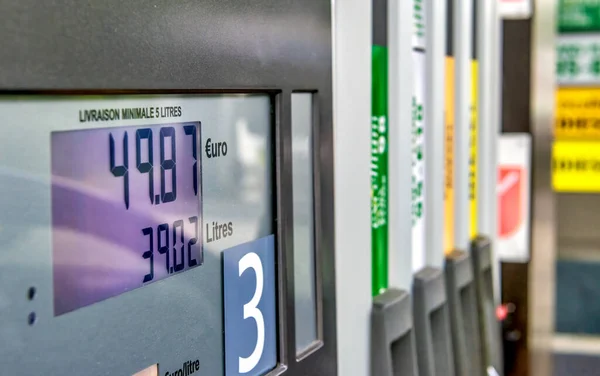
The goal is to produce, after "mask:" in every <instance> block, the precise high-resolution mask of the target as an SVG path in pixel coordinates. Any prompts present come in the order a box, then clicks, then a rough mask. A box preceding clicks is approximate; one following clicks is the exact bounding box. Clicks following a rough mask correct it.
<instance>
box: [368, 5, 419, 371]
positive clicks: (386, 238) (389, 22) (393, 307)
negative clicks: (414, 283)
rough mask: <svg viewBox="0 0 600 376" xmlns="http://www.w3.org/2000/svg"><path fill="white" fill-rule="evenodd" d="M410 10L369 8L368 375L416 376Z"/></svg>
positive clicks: (406, 8) (400, 7)
mask: <svg viewBox="0 0 600 376" xmlns="http://www.w3.org/2000/svg"><path fill="white" fill-rule="evenodd" d="M411 11H412V4H411V3H410V2H408V1H390V2H389V3H388V1H387V0H374V1H373V61H372V64H373V66H372V73H373V74H372V80H373V81H372V109H373V112H372V118H371V147H372V154H371V168H372V171H371V182H372V192H371V196H372V201H371V205H372V218H371V220H372V237H373V238H372V252H373V310H372V317H371V325H372V326H371V329H372V331H371V341H372V343H371V345H372V347H371V374H372V375H381V376H392V375H414V376H416V375H417V374H418V372H417V361H416V351H415V339H414V330H413V320H412V302H411V296H410V286H411V274H412V273H411V248H410V242H411V226H410V221H411V218H410V215H411V197H410V173H407V172H408V171H410V168H411V159H410V156H411V155H410V147H411V140H410V137H409V135H410V132H411V129H410V126H411V108H412V106H411V104H412V79H411V72H412V63H411V54H410V53H411V44H410V38H411V30H412V28H411V26H410V25H411V21H412V17H411V15H412V12H411ZM388 116H389V118H388ZM388 120H389V121H388Z"/></svg>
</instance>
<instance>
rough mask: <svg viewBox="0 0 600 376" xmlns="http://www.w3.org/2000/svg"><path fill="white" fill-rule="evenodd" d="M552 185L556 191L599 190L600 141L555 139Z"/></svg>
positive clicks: (583, 191) (587, 191) (593, 191)
mask: <svg viewBox="0 0 600 376" xmlns="http://www.w3.org/2000/svg"><path fill="white" fill-rule="evenodd" d="M552 187H553V188H554V190H555V191H557V192H580V193H596V192H600V141H598V142H593V141H555V142H554V144H553V145H552Z"/></svg>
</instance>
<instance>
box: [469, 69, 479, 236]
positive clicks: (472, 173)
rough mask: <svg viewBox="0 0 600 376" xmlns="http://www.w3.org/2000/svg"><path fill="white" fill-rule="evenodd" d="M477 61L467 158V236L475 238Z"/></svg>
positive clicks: (473, 80)
mask: <svg viewBox="0 0 600 376" xmlns="http://www.w3.org/2000/svg"><path fill="white" fill-rule="evenodd" d="M477 131H478V124H477V60H473V61H472V63H471V153H470V156H469V206H470V211H471V220H470V226H469V227H470V229H469V235H470V236H471V239H474V238H475V237H476V236H477Z"/></svg>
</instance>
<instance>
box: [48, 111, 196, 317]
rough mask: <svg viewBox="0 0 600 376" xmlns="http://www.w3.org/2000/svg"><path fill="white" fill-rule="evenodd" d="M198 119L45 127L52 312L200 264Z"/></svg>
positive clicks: (84, 304)
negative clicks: (48, 152) (81, 127)
mask: <svg viewBox="0 0 600 376" xmlns="http://www.w3.org/2000/svg"><path fill="white" fill-rule="evenodd" d="M199 146H200V123H177V124H164V125H152V126H139V127H119V128H103V129H91V130H79V131H66V132H53V133H52V136H51V153H52V162H51V164H52V166H51V169H52V171H51V172H52V256H53V278H54V315H55V316H58V315H61V314H63V313H66V312H70V311H73V310H76V309H78V308H81V307H85V306H87V305H90V304H93V303H96V302H99V301H101V300H104V299H107V298H110V297H114V296H117V295H119V294H122V293H124V292H126V291H130V290H133V289H136V288H138V287H142V286H144V285H146V284H149V283H152V282H155V281H158V280H161V279H164V278H167V277H169V276H171V275H173V274H177V273H181V272H184V271H186V270H189V269H192V268H194V267H196V266H199V265H202V262H203V244H202V239H203V237H202V182H201V177H202V174H201V153H200V152H199Z"/></svg>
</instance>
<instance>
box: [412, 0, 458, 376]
mask: <svg viewBox="0 0 600 376" xmlns="http://www.w3.org/2000/svg"><path fill="white" fill-rule="evenodd" d="M414 17H415V24H416V25H417V27H416V29H415V30H414V36H413V59H414V60H413V62H414V78H415V82H414V88H415V93H414V100H413V133H412V137H413V182H412V183H413V185H412V189H413V194H412V199H413V223H412V225H413V242H412V244H413V271H414V272H415V274H414V281H413V315H414V323H415V337H416V343H417V361H418V365H419V374H420V375H422V376H434V375H440V376H441V375H445V376H451V375H454V363H453V353H452V341H451V336H450V319H449V310H448V301H447V295H446V281H445V279H444V272H443V264H444V245H443V238H442V234H443V231H444V221H443V216H444V191H443V189H444V185H443V183H444V90H443V87H444V77H445V74H444V73H445V66H444V63H445V58H444V54H445V44H446V0H415V1H414Z"/></svg>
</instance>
